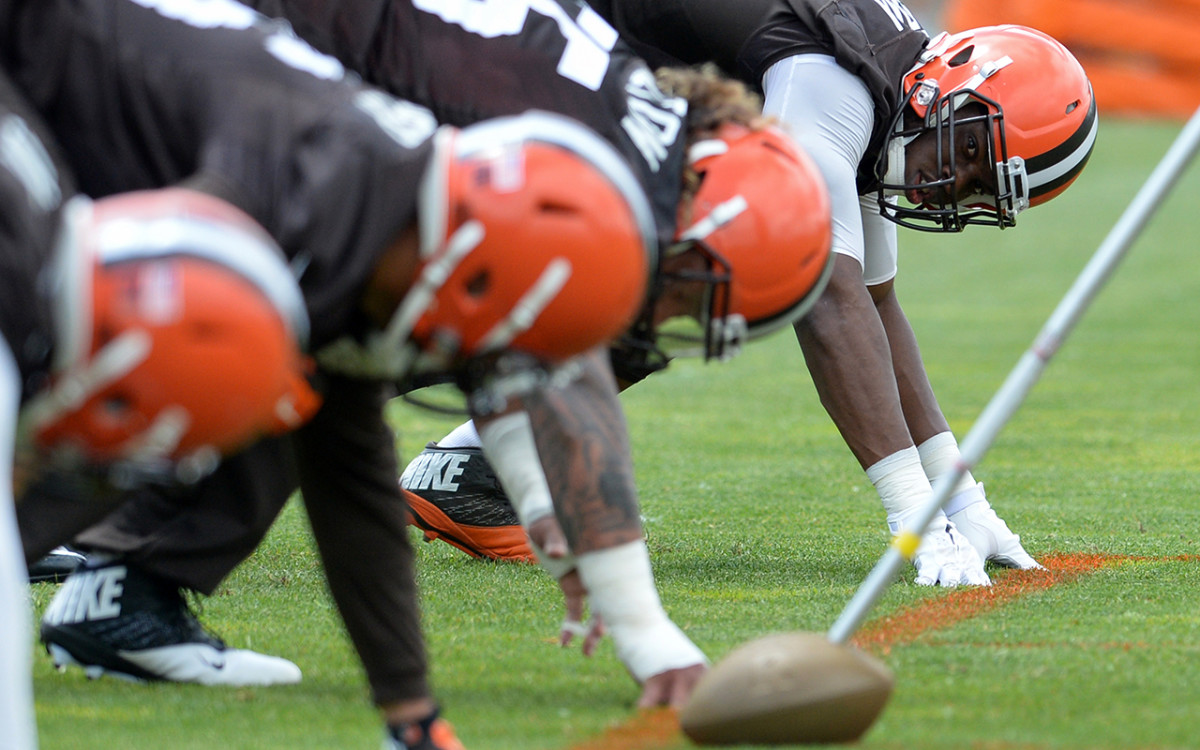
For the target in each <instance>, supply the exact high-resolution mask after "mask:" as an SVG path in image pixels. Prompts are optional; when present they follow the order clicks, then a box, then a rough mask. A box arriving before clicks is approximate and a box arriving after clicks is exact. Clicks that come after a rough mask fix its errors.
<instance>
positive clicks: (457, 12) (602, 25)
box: [413, 0, 617, 91]
mask: <svg viewBox="0 0 1200 750" xmlns="http://www.w3.org/2000/svg"><path fill="white" fill-rule="evenodd" d="M413 7H415V8H416V9H417V10H423V11H425V12H426V13H432V14H434V15H436V16H437V17H438V18H441V19H442V20H443V21H445V22H446V23H452V24H455V25H456V26H460V27H462V28H463V29H465V30H466V31H469V32H471V33H472V34H478V35H479V36H482V37H484V38H487V39H491V38H493V37H498V36H515V35H517V34H519V33H521V29H523V28H524V27H525V21H526V19H527V18H528V16H529V13H530V12H534V13H537V14H539V15H542V16H545V17H547V18H549V19H551V20H552V21H554V22H555V23H556V24H558V29H559V31H561V32H562V35H563V39H564V40H566V43H567V45H566V48H565V49H563V53H562V57H561V58H559V61H558V74H559V75H561V76H562V77H564V78H567V79H569V80H572V81H575V82H576V83H578V84H580V85H581V86H586V87H587V88H589V89H591V90H592V91H597V90H599V88H600V83H601V82H602V81H603V80H604V75H605V74H606V73H607V72H608V65H609V59H610V55H609V53H610V52H611V51H612V48H613V45H614V44H616V43H617V32H616V31H615V30H614V29H613V27H612V26H609V25H608V22H607V21H605V20H604V19H603V18H601V17H600V15H599V14H597V13H596V11H594V10H592V9H591V8H588V7H586V6H584V8H583V11H582V12H581V13H580V14H579V17H578V18H571V17H570V16H569V15H568V14H567V12H566V10H564V9H563V7H562V6H561V5H559V4H558V3H556V2H554V0H413Z"/></svg>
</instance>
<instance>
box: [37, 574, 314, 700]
mask: <svg viewBox="0 0 1200 750" xmlns="http://www.w3.org/2000/svg"><path fill="white" fill-rule="evenodd" d="M41 637H42V642H43V643H45V644H46V649H47V651H48V652H49V653H50V656H51V658H52V659H53V660H54V665H55V666H56V667H58V668H59V669H60V670H61V669H65V668H66V667H68V666H78V667H82V668H83V670H84V673H85V674H86V675H87V676H88V677H91V678H96V677H99V676H101V675H103V674H108V675H112V676H114V677H119V678H123V679H130V680H137V681H167V682H193V683H198V684H201V685H229V686H246V685H283V684H291V683H296V682H299V681H300V677H301V675H300V668H299V667H297V666H296V665H295V664H293V663H292V662H290V661H288V660H287V659H282V658H279V657H276V656H268V655H265V654H259V653H255V652H253V651H247V650H243V649H233V648H229V647H227V646H226V645H225V644H224V642H222V641H221V639H220V638H217V637H216V636H214V635H212V634H211V633H209V632H207V631H206V630H205V629H204V627H203V626H202V625H201V624H200V622H199V620H197V619H196V616H195V615H194V614H192V612H191V610H189V609H188V607H187V603H186V602H185V601H184V599H183V596H182V595H181V594H180V593H179V589H178V588H177V587H174V586H172V585H170V584H168V583H166V582H165V581H161V580H159V579H157V578H154V577H153V576H150V575H148V574H146V573H143V572H140V571H139V570H138V569H137V568H135V567H132V566H128V565H125V564H124V563H121V562H120V561H115V562H114V561H106V560H105V561H89V562H88V563H85V564H84V566H83V567H81V568H80V569H79V570H78V571H76V573H75V574H74V575H72V576H71V577H70V578H68V579H67V581H66V582H65V583H64V584H63V585H62V588H61V589H59V591H58V593H57V594H56V595H55V596H54V598H53V599H52V600H51V602H50V604H49V605H48V606H47V607H46V612H45V614H44V616H43V617H42V626H41Z"/></svg>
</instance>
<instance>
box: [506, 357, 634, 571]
mask: <svg viewBox="0 0 1200 750" xmlns="http://www.w3.org/2000/svg"><path fill="white" fill-rule="evenodd" d="M582 360H583V364H584V367H583V374H582V375H581V376H580V377H579V378H577V379H575V380H574V381H572V382H571V383H570V384H569V385H567V386H565V387H559V388H550V389H546V390H545V391H543V392H539V393H537V394H536V395H533V396H530V397H528V398H527V399H526V400H525V407H526V411H527V412H528V414H529V419H530V422H531V424H532V426H533V434H534V439H535V441H536V443H537V449H538V454H539V456H540V457H541V462H542V468H543V470H544V472H545V474H546V480H547V482H548V483H549V486H550V492H551V495H552V496H553V498H554V505H555V512H556V514H557V516H558V520H559V523H560V524H561V525H562V528H563V533H564V534H565V535H566V538H567V543H568V544H570V546H571V549H572V551H574V552H575V553H576V554H580V553H584V552H588V551H591V550H595V549H602V548H606V547H611V546H614V545H618V544H623V543H625V542H630V541H633V540H635V539H640V538H641V537H642V527H641V520H640V515H639V511H638V502H637V489H636V487H635V486H634V481H633V462H632V459H631V457H630V453H629V434H628V430H627V427H626V425H625V417H624V414H623V413H622V412H621V404H620V401H619V400H618V398H617V390H616V385H615V382H614V380H613V376H612V370H611V368H610V366H609V363H608V354H607V352H603V351H602V352H596V353H593V354H589V355H587V356H586V357H584V358H582Z"/></svg>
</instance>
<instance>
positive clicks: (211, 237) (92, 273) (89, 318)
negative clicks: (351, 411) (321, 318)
mask: <svg viewBox="0 0 1200 750" xmlns="http://www.w3.org/2000/svg"><path fill="white" fill-rule="evenodd" d="M61 234H62V237H61V239H60V242H59V248H58V251H57V253H58V255H57V259H56V264H55V267H54V271H55V276H54V283H55V284H56V289H55V295H54V299H55V301H56V302H55V314H56V327H57V328H58V339H57V342H56V352H55V359H54V364H53V367H52V379H51V382H50V383H49V385H48V387H47V388H46V389H45V390H44V391H43V392H41V393H39V394H38V395H36V396H35V397H34V399H33V400H32V401H31V403H30V404H29V405H28V407H27V409H26V410H25V414H26V415H27V417H26V418H27V420H28V422H27V424H28V429H29V432H30V434H31V436H32V438H33V442H34V444H35V445H36V446H37V447H38V448H40V449H43V450H45V451H48V452H50V453H51V455H55V454H57V455H59V456H61V455H62V454H64V453H65V454H69V455H70V456H71V457H75V458H80V459H82V460H84V461H86V462H88V463H91V464H107V463H113V462H117V463H125V464H128V465H130V466H137V465H139V464H141V465H143V466H145V467H147V468H152V467H154V466H158V467H161V466H164V465H165V466H169V467H172V468H171V469H170V470H171V471H172V472H174V471H175V470H176V469H180V470H181V471H190V472H192V476H195V475H196V474H197V473H198V472H199V473H201V474H202V473H203V469H205V468H210V467H211V466H212V465H214V464H215V460H216V458H217V457H218V456H219V455H221V454H226V453H229V452H232V451H234V450H236V449H238V448H240V447H243V446H244V445H246V444H247V443H249V442H250V441H252V440H254V439H255V438H257V437H259V436H261V435H263V434H267V433H278V432H282V431H284V430H287V429H291V428H294V427H296V426H298V425H300V424H301V423H302V422H303V421H304V420H305V419H306V418H307V417H309V416H311V414H312V413H313V412H315V411H316V409H317V407H318V405H319V403H320V399H319V398H318V397H317V395H316V394H315V393H314V392H313V391H312V389H311V388H310V387H309V385H308V382H307V380H306V378H305V373H306V372H307V369H308V363H307V359H306V358H305V357H304V356H303V355H302V353H301V349H302V346H303V344H304V341H305V337H306V336H307V333H308V317H307V313H306V311H305V307H304V300H303V298H302V297H301V294H300V289H299V287H298V286H297V284H296V281H295V279H294V277H293V276H292V274H291V272H290V270H289V268H288V265H287V263H286V262H285V261H284V258H283V254H282V253H281V252H280V250H279V249H278V247H277V246H276V245H275V243H274V242H273V241H272V239H271V238H270V236H269V235H268V234H267V233H266V231H265V230H263V229H262V228H261V227H260V226H259V225H258V224H256V223H255V222H254V221H253V220H252V219H251V218H250V217H249V216H247V215H245V214H243V213H242V212H241V211H239V210H237V209H235V208H234V207H233V206H231V205H229V204H227V203H225V202H224V201H221V200H218V199H216V198H213V197H211V196H208V195H204V194H201V193H197V192H194V191H191V190H185V189H180V188H171V189H165V190H155V191H146V192H136V193H127V194H124V195H118V196H115V197H111V198H105V199H102V200H98V201H95V202H92V201H90V200H88V199H87V198H82V197H80V198H76V199H74V200H73V201H72V202H71V203H70V204H69V205H68V206H67V210H66V211H65V213H64V221H63V229H62V232H61Z"/></svg>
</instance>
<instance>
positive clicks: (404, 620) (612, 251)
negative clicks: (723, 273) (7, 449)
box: [0, 0, 807, 750]
mask: <svg viewBox="0 0 1200 750" xmlns="http://www.w3.org/2000/svg"><path fill="white" fill-rule="evenodd" d="M0 30H2V31H3V32H4V33H3V34H0V40H2V42H0V56H2V58H3V64H4V66H5V67H6V68H7V69H8V70H9V71H10V73H11V74H12V76H13V78H14V79H15V81H16V83H17V84H18V86H20V87H21V88H22V89H23V90H24V91H25V92H26V94H27V95H29V97H30V99H31V101H32V103H33V105H34V106H35V107H36V109H37V110H39V111H40V112H41V114H42V115H43V116H44V117H45V118H46V120H47V123H48V126H49V127H50V129H51V130H52V131H53V132H54V133H55V135H56V136H57V137H58V138H59V140H60V141H61V144H62V146H63V150H64V153H65V154H66V156H67V158H68V161H70V163H71V164H72V165H73V166H74V167H75V169H76V171H77V176H78V179H79V182H80V186H81V188H82V190H84V191H85V192H87V193H89V194H91V195H94V196H105V195H110V194H112V193H114V192H120V191H125V190H131V189H135V188H136V189H141V188H151V187H156V186H159V185H179V184H182V185H185V186H186V187H188V188H189V189H191V190H196V191H200V192H206V193H210V194H216V195H218V196H222V197H224V198H225V199H227V200H228V201H229V202H231V203H233V204H235V205H237V206H239V207H240V208H242V209H243V210H244V211H245V212H246V213H247V214H249V215H250V216H252V217H253V218H254V219H255V220H257V221H258V222H259V223H260V224H261V225H262V226H263V227H264V228H265V229H266V230H267V232H268V233H269V234H270V235H271V236H272V237H273V238H274V239H275V240H276V241H277V242H278V244H279V245H280V247H281V248H282V249H283V251H284V254H285V255H286V257H287V258H288V259H289V260H290V262H291V266H292V268H293V269H294V271H295V273H297V274H298V275H299V278H300V289H301V291H302V293H303V300H304V303H305V306H306V308H307V310H308V313H309V318H310V319H311V321H312V331H311V338H310V341H311V346H312V349H313V351H314V353H315V357H316V361H317V363H318V370H317V373H316V377H317V380H318V382H319V383H320V384H321V386H322V387H321V392H322V396H323V398H324V401H323V404H322V406H321V408H320V410H319V411H317V413H316V415H315V416H314V417H313V419H312V421H311V422H310V423H309V424H307V425H306V426H305V427H303V428H301V429H299V430H297V431H296V432H294V433H292V434H291V435H288V436H286V437H281V438H275V439H268V440H262V441H259V442H257V443H255V444H254V445H252V446H251V447H250V448H248V449H246V450H244V451H241V452H240V453H238V454H236V455H234V456H232V457H231V458H229V459H227V460H225V461H223V462H222V463H221V464H220V466H218V467H217V468H216V469H215V471H213V472H212V473H211V474H209V475H207V476H206V477H204V478H203V479H201V480H200V481H199V482H198V483H196V484H195V485H194V486H193V487H189V488H186V489H184V490H175V491H156V490H154V489H150V488H147V489H146V490H145V491H139V492H138V493H136V494H134V495H133V497H132V499H133V500H136V501H139V502H141V503H142V508H143V509H146V513H143V514H140V515H120V516H119V517H118V519H117V521H116V522H115V523H114V524H111V525H109V526H107V527H104V528H103V529H100V530H99V531H97V532H95V533H94V534H93V535H92V536H93V537H94V538H95V539H96V540H98V542H99V544H101V545H103V544H104V543H105V542H107V544H108V546H107V547H106V549H110V550H111V551H114V552H120V551H123V550H124V549H125V546H126V545H133V551H131V553H130V556H129V557H111V558H96V559H91V560H89V562H88V564H87V565H86V566H85V567H84V568H83V569H82V570H81V571H80V572H79V573H77V574H76V576H73V577H72V578H71V579H69V580H68V581H67V583H66V584H65V585H64V586H63V588H62V589H61V590H60V591H59V593H58V595H57V596H56V602H55V603H53V604H52V605H51V606H50V607H49V608H48V613H47V617H46V618H45V619H44V621H43V639H44V640H45V641H46V642H47V643H48V644H49V645H51V646H52V651H53V652H54V655H55V658H56V659H57V660H59V661H60V662H62V663H73V662H77V663H80V664H84V665H86V666H87V667H88V668H89V669H90V671H91V672H92V673H100V672H103V671H112V672H117V673H122V674H126V675H132V676H135V677H138V678H142V679H191V680H193V681H198V682H204V683H206V684H215V683H222V684H247V683H269V682H287V681H294V680H295V679H298V678H299V671H298V670H297V669H296V668H295V665H292V664H290V663H287V662H286V661H285V660H282V659H268V658H264V657H261V656H258V655H255V654H253V653H251V652H245V651H239V650H235V649H227V648H226V647H225V646H224V644H223V643H221V642H220V641H219V640H218V639H216V638H214V637H212V636H210V635H209V634H207V633H205V632H204V630H203V628H202V627H201V626H200V625H199V623H198V622H197V621H196V620H195V618H194V616H192V615H191V613H190V612H188V611H187V608H186V606H185V604H184V603H183V601H182V599H181V598H180V596H179V593H178V588H179V586H180V585H181V584H182V585H187V586H190V587H192V588H195V589H197V590H200V591H209V592H211V590H212V589H213V588H214V587H215V586H216V585H217V583H218V582H219V581H220V579H221V578H222V577H223V576H224V574H225V573H226V572H227V571H228V570H229V569H231V568H232V567H233V565H232V564H229V565H228V567H226V565H227V563H229V561H230V560H233V561H235V562H234V563H233V564H236V561H237V560H240V559H242V558H243V557H244V556H245V555H247V554H249V552H250V551H252V550H253V547H254V545H255V544H256V543H257V537H256V538H253V539H251V542H250V545H249V547H226V548H221V549H218V550H215V551H214V550H212V549H196V548H195V547H194V546H189V545H190V544H192V543H193V542H194V543H195V544H197V545H200V544H203V543H204V542H206V541H207V540H206V539H204V538H203V535H202V534H199V533H197V531H198V530H200V529H204V528H211V527H212V526H220V525H223V524H226V523H235V524H237V523H239V521H240V522H241V523H242V524H243V525H249V523H250V520H251V519H247V518H246V517H244V516H241V517H240V516H239V512H243V511H244V512H246V513H255V512H258V511H259V508H260V506H259V505H255V504H254V503H247V502H246V501H247V499H248V498H262V497H266V498H268V499H267V500H266V501H264V502H263V503H262V504H261V506H265V507H269V508H271V509H272V512H274V509H277V508H278V507H279V506H281V505H282V503H283V502H284V501H285V500H286V498H287V497H289V496H290V495H291V494H292V492H293V491H294V490H295V489H296V487H297V486H299V487H300V488H302V489H303V497H304V501H305V504H306V508H307V511H308V516H309V520H310V524H311V527H312V530H313V533H314V536H315V537H316V540H317V544H318V548H319V550H320V552H321V555H322V559H323V562H324V564H325V569H326V575H327V577H328V580H329V586H330V591H331V592H332V594H333V596H334V599H335V600H336V603H337V605H338V607H339V610H340V611H341V613H342V615H343V619H344V621H345V624H346V627H347V630H348V631H349V634H350V637H351V639H352V641H353V643H354V645H355V647H356V649H357V651H358V652H359V656H360V658H361V660H362V662H363V665H364V668H365V670H366V672H367V676H368V680H369V682H370V684H371V687H372V689H373V697H374V699H375V701H376V703H377V704H378V705H379V707H380V709H381V712H382V714H383V716H384V719H385V721H386V723H387V725H388V742H389V743H390V744H391V745H392V746H395V747H402V748H422V749H423V750H431V749H434V748H441V749H442V750H452V749H453V748H457V747H460V745H459V743H458V741H457V739H455V737H454V734H453V731H452V730H451V729H450V728H449V726H448V725H447V724H446V723H445V722H444V720H441V719H439V718H438V714H437V711H436V706H435V705H434V703H433V700H432V698H431V694H430V691H429V686H428V684H427V681H426V664H425V654H424V647H423V642H422V638H421V632H420V622H419V613H418V611H417V594H416V590H415V580H414V576H413V570H412V550H411V547H410V546H409V543H408V535H407V524H406V520H407V518H406V512H405V507H404V503H403V499H402V496H401V494H400V490H399V487H398V485H397V483H396V476H397V474H398V467H397V466H396V463H395V450H394V436H393V434H392V432H391V429H390V428H389V427H388V425H387V424H386V423H385V422H384V420H383V414H382V408H383V404H384V402H385V400H386V398H388V397H389V396H390V395H391V394H392V393H393V387H394V386H393V384H394V382H396V381H397V380H403V379H405V378H407V377H408V376H410V375H412V374H413V373H415V372H450V373H453V374H454V375H455V376H456V377H457V378H458V379H459V382H460V383H461V384H462V385H463V387H464V389H466V390H468V391H470V393H471V395H472V403H473V404H474V403H478V404H483V405H486V406H487V407H489V408H491V409H498V408H503V407H504V406H505V404H506V400H507V399H509V398H511V397H512V395H513V394H514V393H515V394H517V395H521V394H524V393H526V391H525V390H522V389H523V388H524V387H525V385H526V384H527V383H532V384H533V388H534V390H533V391H532V394H533V395H537V394H538V393H539V390H538V389H543V388H544V389H546V390H551V389H553V388H555V387H556V382H549V381H550V378H549V377H545V376H543V375H542V373H543V372H544V366H543V363H548V364H551V365H553V364H554V363H559V362H562V361H563V360H566V359H570V358H572V357H574V356H576V355H578V354H580V353H581V352H587V351H591V350H594V349H596V348H597V347H603V346H605V345H606V344H607V342H608V341H610V340H611V339H612V338H614V337H615V336H617V335H619V334H620V333H621V332H622V331H623V330H625V329H627V328H628V327H630V326H631V325H632V323H633V321H634V318H635V317H636V315H637V314H638V312H639V310H640V308H641V306H642V304H643V302H644V300H645V298H646V292H647V281H648V278H649V276H650V274H651V273H652V272H653V271H654V270H655V269H656V268H657V265H658V263H657V237H656V227H655V221H654V214H653V211H652V208H651V204H650V201H649V200H648V198H647V196H646V194H645V192H644V191H643V188H642V186H641V185H640V184H639V182H638V180H637V178H636V177H635V175H634V174H633V172H632V171H631V170H630V168H629V166H628V164H627V163H626V161H625V160H624V159H623V158H622V157H621V156H620V155H619V154H618V153H617V152H616V151H615V150H614V149H613V148H612V146H610V145H608V144H607V143H606V142H605V141H603V140H602V139H600V138H599V137H598V136H597V135H596V134H595V133H593V132H592V131H590V130H588V129H586V128H584V127H582V126H580V125H579V124H578V123H576V122H574V121H571V120H568V119H566V118H563V117H560V116H556V115H550V114H545V113H528V114H525V115H521V116H513V117H509V118H501V119H497V120H489V121H487V122H484V123H480V124H478V125H475V126H471V127H468V128H462V129H455V128H453V127H450V126H446V127H443V128H440V129H439V128H437V123H436V121H435V120H434V118H433V117H432V116H431V115H430V113H429V112H428V111H426V110H424V109H421V108H420V107H417V106H415V105H412V104H410V103H407V102H402V101H400V100H397V99H394V98H392V97H391V96H388V95H387V94H385V93H383V92H381V91H379V90H377V89H373V88H370V87H367V86H364V85H362V84H361V82H360V81H359V80H358V79H357V78H356V77H354V76H351V75H348V74H346V72H345V69H344V68H343V67H342V65H341V64H340V63H339V62H338V61H337V60H335V59H333V58H330V57H326V56H324V55H321V54H319V53H317V52H316V51H314V50H313V49H312V48H311V47H309V46H307V45H306V44H304V43H303V42H300V41H299V40H298V39H296V38H295V37H294V36H292V35H291V34H290V33H286V31H285V30H284V29H283V28H281V26H280V25H279V24H270V23H266V22H265V19H264V18H263V17H262V16H260V15H258V14H256V13H254V12H253V11H251V10H250V9H248V8H246V7H245V6H243V5H240V4H237V3H233V2H224V1H223V0H203V2H201V1H200V0H137V1H136V2H130V0H28V1H27V2H22V1H20V0H6V2H3V3H0ZM47 50H50V51H53V52H54V54H47ZM80 71H87V73H88V75H87V76H86V80H88V81H89V85H87V86H78V85H75V83H76V82H77V81H79V80H83V78H84V76H82V75H81V74H80ZM80 122H84V123H86V124H87V127H84V128H80V127H78V123H80ZM794 169H796V170H798V169H799V167H794ZM805 184H806V185H807V183H805ZM564 186H569V187H570V188H571V189H570V190H564ZM580 306H582V307H583V308H584V309H586V310H587V314H586V315H581V314H580V313H579V309H580ZM566 375H567V376H569V375H570V372H567V373H566ZM563 379H566V380H569V378H568V377H564V378H563ZM547 398H550V396H548V397H547ZM554 398H557V396H554ZM571 398H575V399H581V400H585V401H586V399H587V398H588V394H587V392H586V391H584V392H581V393H575V392H572V393H571ZM481 411H482V409H481ZM601 439H607V437H606V436H605V437H604V438H601ZM616 455H617V457H618V458H620V455H621V454H620V452H619V451H618V452H617V454H616ZM54 479H55V477H54V476H53V475H51V476H47V477H44V478H42V479H41V480H40V481H38V482H36V483H34V485H33V486H32V487H31V488H30V489H29V491H27V492H26V493H24V501H23V502H22V503H21V505H20V509H19V510H20V518H19V521H20V524H21V530H22V536H23V538H22V542H23V544H24V545H25V551H26V554H27V555H28V556H30V557H37V556H38V555H40V554H41V553H43V552H44V551H45V550H46V549H48V548H49V547H50V546H52V545H53V544H56V543H59V542H60V541H62V540H63V538H64V537H69V536H70V535H71V534H74V533H75V532H76V531H78V530H79V524H80V523H84V524H85V525H86V523H90V522H92V521H94V520H95V519H94V518H87V517H86V513H80V512H79V511H78V510H75V511H74V512H70V509H72V508H79V507H80V506H81V503H80V502H79V498H78V497H77V496H76V495H75V494H74V493H63V492H62V489H63V488H62V487H61V486H58V487H55V486H54V485H53V481H52V480H54ZM123 499H124V501H125V502H128V501H129V500H130V497H129V496H128V495H127V496H125V497H124V498H123ZM89 500H92V498H89ZM180 500H183V501H184V502H182V503H181V502H179V501H180ZM94 506H100V502H99V499H97V500H96V502H95V503H94ZM185 506H186V507H185ZM100 509H101V508H97V512H98V511H99V510H100ZM85 510H90V508H85ZM64 511H67V512H64ZM147 528H152V529H153V535H152V537H153V538H152V539H151V540H150V541H151V545H150V546H155V545H154V544H153V543H154V542H159V543H160V545H159V547H158V548H160V549H169V550H170V554H168V555H165V556H163V558H162V559H161V560H160V563H161V565H162V569H161V573H160V574H151V573H147V572H146V571H144V570H139V569H138V565H137V562H138V558H137V556H136V554H134V552H136V551H144V550H140V548H138V547H137V544H138V542H139V541H140V540H142V538H143V537H142V536H141V535H142V533H143V532H144V530H145V529H147ZM214 556H215V558H216V559H215V563H212V564H205V565H201V564H197V563H196V560H197V558H202V559H204V560H205V561H211V560H212V558H213V557H214ZM99 578H104V579H105V580H106V581H109V582H110V583H111V584H113V585H110V586H107V587H103V590H105V591H108V592H110V593H111V594H112V596H111V597H110V598H109V599H107V600H106V601H104V602H103V603H102V606H97V607H91V606H80V605H79V602H80V601H82V600H81V599H80V598H79V597H80V595H81V594H85V593H86V592H87V591H89V590H91V589H89V585H88V584H89V581H90V582H95V581H96V580H98V579H99ZM116 584H120V585H116ZM59 597H62V600H61V601H62V602H63V604H62V606H60V605H59V601H58V599H59ZM72 602H74V603H75V606H72ZM682 641H683V642H684V643H686V644H687V645H689V646H690V641H687V640H686V638H683V639H682ZM692 648H694V647H692ZM697 653H698V652H697ZM692 658H693V659H694V660H697V659H698V661H693V666H694V665H695V664H697V663H699V664H701V665H702V662H703V657H702V655H700V656H699V657H695V656H693V657H692Z"/></svg>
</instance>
